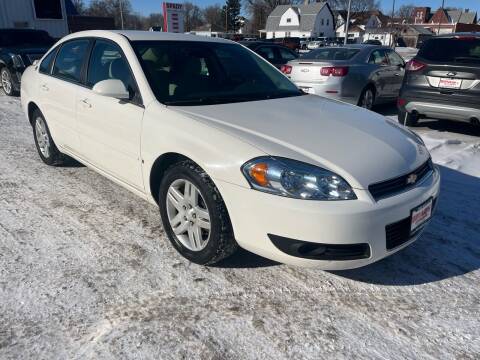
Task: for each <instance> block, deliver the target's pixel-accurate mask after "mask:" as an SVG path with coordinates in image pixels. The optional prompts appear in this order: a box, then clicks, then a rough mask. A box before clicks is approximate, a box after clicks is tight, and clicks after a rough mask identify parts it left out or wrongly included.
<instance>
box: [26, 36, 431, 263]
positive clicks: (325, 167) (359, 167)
mask: <svg viewBox="0 0 480 360" xmlns="http://www.w3.org/2000/svg"><path fill="white" fill-rule="evenodd" d="M22 104H23V108H24V110H25V113H26V114H27V116H28V120H29V121H30V123H31V124H32V127H33V133H34V138H35V143H36V145H37V149H38V152H39V155H40V157H41V159H42V160H43V161H44V162H45V163H46V164H49V165H60V164H62V162H63V161H64V160H65V159H66V158H67V157H68V156H70V157H73V158H75V159H76V160H78V161H80V162H81V163H83V164H85V165H87V166H89V167H91V168H92V169H94V170H95V171H98V172H99V173H100V174H102V175H104V176H106V177H108V178H109V179H111V180H113V181H115V182H116V183H118V184H120V185H121V186H123V187H125V188H127V189H129V190H131V191H132V192H134V193H135V194H137V195H139V196H140V197H142V198H143V199H145V200H147V201H150V202H151V203H153V204H158V206H159V208H160V213H161V216H162V220H163V224H164V228H165V230H166V233H167V234H168V237H169V238H170V240H171V242H172V244H173V246H174V247H175V248H176V249H177V250H178V251H179V252H180V253H181V254H182V255H183V256H185V257H186V258H188V259H189V260H191V261H193V262H196V263H199V264H212V263H215V262H217V261H219V260H221V259H223V258H225V257H227V256H228V255H231V254H232V253H233V252H234V251H235V249H236V248H237V246H238V245H240V246H241V247H243V248H245V249H247V250H250V251H252V252H254V253H257V254H260V255H262V256H265V257H268V258H271V259H274V260H277V261H280V262H284V263H289V264H296V265H304V266H318V267H321V268H324V269H345V268H353V267H358V266H362V265H366V264H368V263H371V262H374V261H376V260H379V259H381V258H383V257H385V256H388V255H390V254H392V253H394V252H395V251H397V250H399V249H401V248H403V247H405V246H407V245H408V244H410V243H411V242H413V241H414V240H415V239H416V238H417V237H418V236H419V234H420V232H421V231H422V229H423V228H424V225H425V224H426V223H427V222H428V221H429V220H430V218H431V214H432V210H433V208H434V206H435V202H436V198H437V195H438V191H439V173H438V170H437V169H436V168H435V167H434V166H433V165H432V162H431V159H430V156H429V153H428V151H427V149H426V148H425V146H424V144H423V142H422V141H421V139H420V138H419V137H417V136H416V135H414V134H413V133H411V132H410V131H409V130H407V129H405V128H404V127H402V126H401V125H398V124H396V123H395V122H393V121H391V120H388V119H386V118H384V117H382V116H379V115H376V114H374V113H372V112H370V111H367V110H364V109H360V108H357V107H353V106H350V105H347V104H344V103H340V102H337V101H332V100H328V99H324V98H321V97H318V96H311V95H305V94H304V93H302V92H301V91H299V90H298V89H297V88H296V86H295V85H294V84H293V83H291V82H290V80H288V79H287V78H286V77H285V76H284V75H283V74H282V73H281V72H280V71H278V70H277V69H276V68H275V67H273V66H272V65H270V64H269V63H268V62H266V61H265V60H263V59H262V58H261V57H260V56H257V55H256V54H255V53H253V52H252V51H250V50H248V49H247V48H245V47H243V46H241V45H239V44H236V43H234V42H231V41H228V40H223V39H208V38H205V37H200V36H193V35H179V34H168V33H158V32H130V31H119V32H111V31H89V32H80V33H76V34H73V35H69V36H67V37H65V38H64V39H62V40H61V41H60V42H58V43H57V44H56V45H55V46H54V47H53V48H52V49H51V50H50V51H49V52H48V53H47V54H46V55H45V56H44V57H43V58H42V60H41V61H40V62H39V63H38V64H36V65H35V66H31V67H29V68H28V69H27V70H26V72H25V74H24V76H23V81H22Z"/></svg>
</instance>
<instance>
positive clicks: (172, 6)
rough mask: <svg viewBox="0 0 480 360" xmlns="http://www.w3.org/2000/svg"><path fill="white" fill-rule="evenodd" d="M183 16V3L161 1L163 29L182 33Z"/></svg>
mask: <svg viewBox="0 0 480 360" xmlns="http://www.w3.org/2000/svg"><path fill="white" fill-rule="evenodd" d="M184 18H185V11H184V9H183V4H177V3H168V2H164V3H163V31H167V32H174V33H183V32H184V31H185V30H184V27H183V22H184Z"/></svg>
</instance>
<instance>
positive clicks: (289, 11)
mask: <svg viewBox="0 0 480 360" xmlns="http://www.w3.org/2000/svg"><path fill="white" fill-rule="evenodd" d="M265 32H266V37H267V39H272V38H283V37H300V38H302V37H305V38H306V37H319V36H325V37H334V36H335V18H334V15H333V12H332V10H331V9H330V6H329V5H328V3H327V2H317V3H312V4H304V5H278V6H277V7H276V8H275V9H274V10H273V11H272V13H271V14H270V15H269V16H268V18H267V25H266V27H265Z"/></svg>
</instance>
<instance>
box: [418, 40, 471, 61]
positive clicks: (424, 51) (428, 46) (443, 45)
mask: <svg viewBox="0 0 480 360" xmlns="http://www.w3.org/2000/svg"><path fill="white" fill-rule="evenodd" d="M418 56H419V57H421V58H423V59H425V60H427V61H435V62H447V63H470V64H480V38H476V37H473V36H458V37H454V38H437V39H431V40H428V41H427V42H425V44H424V45H423V46H422V48H421V49H420V51H419V52H418Z"/></svg>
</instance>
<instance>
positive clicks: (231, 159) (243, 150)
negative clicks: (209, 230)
mask: <svg viewBox="0 0 480 360" xmlns="http://www.w3.org/2000/svg"><path fill="white" fill-rule="evenodd" d="M141 136H142V139H141V157H142V161H143V179H144V184H145V188H146V189H150V182H149V181H150V175H151V172H152V168H153V165H154V163H155V161H156V160H157V159H158V158H159V157H160V156H162V155H163V154H166V153H172V152H174V153H178V154H181V155H183V156H185V157H187V158H189V159H191V160H192V161H194V162H196V163H197V164H198V165H199V166H200V167H201V168H202V169H204V170H205V171H206V173H207V174H208V175H209V176H210V177H211V178H212V180H213V181H214V182H216V181H219V180H220V181H225V182H228V183H231V184H235V185H238V186H241V187H245V188H249V187H250V186H249V184H248V182H247V180H246V179H245V177H244V176H243V174H242V172H241V170H240V168H241V166H242V165H243V164H244V163H245V162H247V161H248V160H250V159H252V158H255V157H258V156H263V155H266V154H265V153H264V152H263V151H261V150H259V149H257V148H255V147H254V146H252V145H250V144H248V143H246V142H244V141H242V140H240V139H238V138H236V137H234V136H232V135H230V134H227V133H225V132H223V131H222V130H219V129H217V128H215V127H212V126H210V125H207V124H205V123H202V122H201V121H198V120H195V119H193V118H191V117H189V116H188V115H185V114H184V113H180V112H178V111H176V110H175V108H174V107H167V106H164V105H162V104H160V103H158V102H156V101H154V102H153V103H151V104H150V105H149V106H148V107H147V108H146V109H145V115H144V118H143V126H142V135H141Z"/></svg>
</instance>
